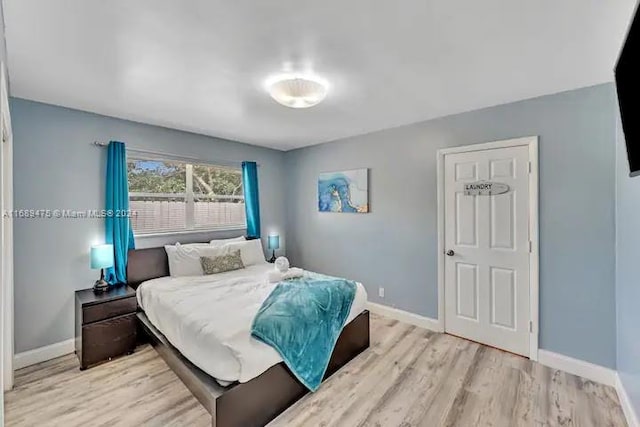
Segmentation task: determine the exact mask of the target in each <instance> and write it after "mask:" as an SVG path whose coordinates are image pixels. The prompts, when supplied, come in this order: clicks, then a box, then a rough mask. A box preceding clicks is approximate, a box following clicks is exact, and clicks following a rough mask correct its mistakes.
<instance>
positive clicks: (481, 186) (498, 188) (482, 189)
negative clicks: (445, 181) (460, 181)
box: [464, 181, 509, 196]
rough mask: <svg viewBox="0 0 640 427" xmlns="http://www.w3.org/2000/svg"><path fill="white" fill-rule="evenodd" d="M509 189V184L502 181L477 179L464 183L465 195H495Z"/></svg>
mask: <svg viewBox="0 0 640 427" xmlns="http://www.w3.org/2000/svg"><path fill="white" fill-rule="evenodd" d="M507 191H509V186H508V185H507V184H504V183H502V182H491V181H476V182H468V183H466V184H465V185H464V195H465V196H493V195H495V194H502V193H506V192H507Z"/></svg>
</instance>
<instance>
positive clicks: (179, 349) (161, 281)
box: [127, 248, 369, 427]
mask: <svg viewBox="0 0 640 427" xmlns="http://www.w3.org/2000/svg"><path fill="white" fill-rule="evenodd" d="M272 268H273V265H272V264H268V263H264V264H259V265H252V266H249V267H247V268H245V269H242V270H237V271H233V272H227V273H220V274H215V275H212V276H200V277H169V266H168V260H167V256H166V252H165V250H164V248H151V249H140V250H131V251H129V262H128V266H127V274H128V281H129V285H130V286H132V287H134V288H135V289H136V292H137V298H138V303H139V309H140V311H139V312H138V314H137V316H138V319H139V321H140V328H141V332H143V334H144V335H145V336H147V337H148V339H149V341H150V342H151V344H152V345H153V346H154V347H155V348H156V350H157V351H158V353H159V354H160V356H161V357H162V358H163V359H164V360H165V361H166V362H167V364H168V365H169V367H170V368H171V369H172V370H173V371H174V372H175V373H176V374H177V376H178V377H179V378H180V379H181V380H182V381H183V382H184V383H185V385H186V386H187V387H188V388H189V389H190V390H191V392H192V393H193V394H194V396H195V397H196V398H197V399H198V400H199V401H200V403H202V404H203V406H204V407H205V408H206V409H207V410H208V412H209V413H210V414H211V417H212V425H213V426H217V427H228V426H262V425H265V424H267V423H268V422H269V421H271V420H273V419H274V418H275V417H276V416H277V415H278V414H280V413H281V412H283V411H284V410H285V409H286V408H288V407H289V406H291V405H292V404H293V403H295V402H296V401H297V400H298V399H300V398H301V397H302V396H304V395H305V394H306V393H307V392H308V390H307V389H306V388H305V387H304V386H303V385H302V384H301V383H300V382H299V381H298V380H297V379H296V378H295V376H294V375H293V374H292V373H291V372H290V371H289V369H288V368H287V366H286V365H285V364H284V363H283V362H282V359H281V357H280V356H279V354H278V353H277V352H276V351H275V350H273V349H272V348H271V347H269V346H268V345H266V344H264V343H262V342H260V341H258V340H256V339H253V338H251V337H250V332H249V329H250V324H251V320H252V319H253V316H254V315H255V313H256V312H257V311H258V309H259V307H260V305H261V303H262V301H264V299H265V298H266V297H267V296H268V295H269V293H270V292H271V290H272V289H273V287H275V284H269V283H268V282H266V281H265V280H264V277H265V274H266V271H268V270H270V269H272ZM221 301H224V304H221ZM365 307H366V292H365V291H364V288H363V287H362V285H360V284H358V288H357V291H356V297H355V299H354V302H353V304H352V307H351V311H350V313H349V317H348V318H347V323H346V325H345V327H344V328H343V330H342V333H341V334H340V337H339V339H338V342H337V344H336V347H335V349H334V351H333V354H332V357H331V361H330V363H329V367H328V369H327V373H326V374H325V379H326V378H327V377H328V376H330V375H331V374H333V373H334V372H335V371H337V370H338V369H339V368H340V367H342V366H344V365H345V364H346V363H347V362H348V361H350V360H351V359H353V358H354V357H355V356H357V355H358V354H359V353H360V352H362V351H363V350H365V349H366V348H368V346H369V313H368V311H366V310H365Z"/></svg>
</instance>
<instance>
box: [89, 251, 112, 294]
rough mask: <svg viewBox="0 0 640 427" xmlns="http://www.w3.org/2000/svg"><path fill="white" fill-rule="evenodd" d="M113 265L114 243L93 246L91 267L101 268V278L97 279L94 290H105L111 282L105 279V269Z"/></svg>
mask: <svg viewBox="0 0 640 427" xmlns="http://www.w3.org/2000/svg"><path fill="white" fill-rule="evenodd" d="M109 267H113V245H95V246H92V247H91V268H92V269H94V270H97V269H100V279H98V280H96V283H95V284H94V285H93V290H94V291H96V292H104V291H106V290H107V289H109V283H107V282H106V281H105V280H104V269H105V268H109Z"/></svg>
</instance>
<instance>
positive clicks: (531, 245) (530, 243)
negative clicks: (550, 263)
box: [529, 240, 533, 253]
mask: <svg viewBox="0 0 640 427" xmlns="http://www.w3.org/2000/svg"><path fill="white" fill-rule="evenodd" d="M531 252H533V242H532V241H531V240H529V253H531Z"/></svg>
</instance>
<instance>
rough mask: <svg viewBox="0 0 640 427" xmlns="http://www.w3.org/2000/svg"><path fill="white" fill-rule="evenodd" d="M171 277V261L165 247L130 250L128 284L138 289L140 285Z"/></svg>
mask: <svg viewBox="0 0 640 427" xmlns="http://www.w3.org/2000/svg"><path fill="white" fill-rule="evenodd" d="M168 275H169V259H168V258H167V252H166V251H165V250H164V246H160V247H159V248H148V249H130V250H129V255H128V260H127V284H128V285H129V286H131V287H132V288H133V289H136V288H137V287H138V286H139V285H140V283H142V282H144V281H146V280H151V279H157V278H158V277H165V276H168Z"/></svg>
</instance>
